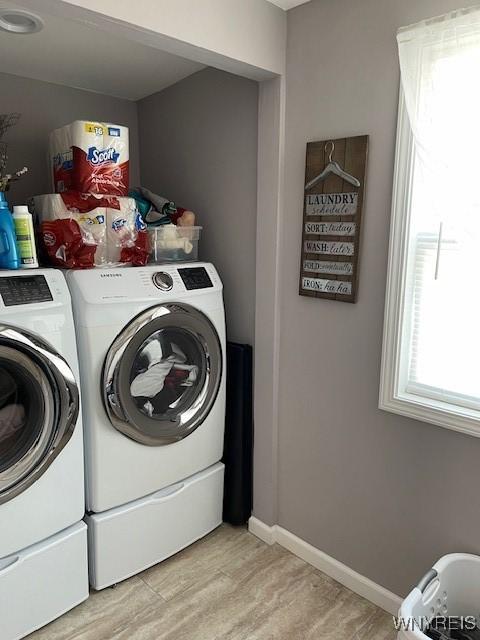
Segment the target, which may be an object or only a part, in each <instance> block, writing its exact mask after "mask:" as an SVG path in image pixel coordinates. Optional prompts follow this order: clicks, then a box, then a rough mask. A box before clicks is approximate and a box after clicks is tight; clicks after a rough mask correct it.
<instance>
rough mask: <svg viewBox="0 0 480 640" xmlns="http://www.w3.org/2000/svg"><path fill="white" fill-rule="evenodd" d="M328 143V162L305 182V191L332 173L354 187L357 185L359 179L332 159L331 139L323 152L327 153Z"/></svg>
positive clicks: (333, 145)
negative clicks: (320, 170) (311, 178)
mask: <svg viewBox="0 0 480 640" xmlns="http://www.w3.org/2000/svg"><path fill="white" fill-rule="evenodd" d="M328 145H331V146H330V151H329V153H328V164H327V165H326V166H325V168H324V169H323V171H322V173H319V174H318V176H317V177H316V178H313V180H310V182H307V184H306V185H305V191H307V190H308V189H311V188H312V187H313V186H314V185H316V184H317V182H320V181H321V180H325V179H326V178H328V176H330V175H331V174H332V173H333V174H334V175H336V176H338V177H339V178H342V180H345V181H346V182H349V183H350V184H353V186H354V187H359V186H360V180H358V179H357V178H355V176H352V175H350V174H349V173H347V172H346V171H344V170H343V169H342V167H341V166H340V165H339V164H338V162H336V161H335V160H332V156H333V152H334V151H335V143H334V142H332V141H330V142H327V144H326V145H325V153H327V147H328Z"/></svg>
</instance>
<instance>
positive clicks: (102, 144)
mask: <svg viewBox="0 0 480 640" xmlns="http://www.w3.org/2000/svg"><path fill="white" fill-rule="evenodd" d="M49 158H50V164H51V171H52V177H53V190H54V191H55V192H56V193H63V192H64V191H69V190H71V189H73V190H75V191H78V192H80V193H99V194H110V195H116V196H126V195H127V194H128V178H129V175H128V164H129V146H128V128H127V127H122V126H120V125H117V124H111V123H105V122H88V121H86V120H76V121H75V122H72V124H69V125H66V126H65V127H61V128H60V129H56V130H55V131H52V133H51V134H50V142H49Z"/></svg>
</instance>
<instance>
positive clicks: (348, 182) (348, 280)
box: [299, 136, 368, 302]
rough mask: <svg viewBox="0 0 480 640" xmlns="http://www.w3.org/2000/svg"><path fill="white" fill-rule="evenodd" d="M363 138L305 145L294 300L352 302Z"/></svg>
mask: <svg viewBox="0 0 480 640" xmlns="http://www.w3.org/2000/svg"><path fill="white" fill-rule="evenodd" d="M367 153H368V136H355V137H352V138H341V139H338V140H323V141H321V142H309V143H308V144H307V156H306V166H305V197H304V203H303V230H302V253H301V265H300V291H299V292H300V295H302V296H310V297H313V298H327V299H330V300H341V301H343V302H356V300H357V288H358V269H359V249H360V229H361V221H362V209H363V199H364V192H365V177H366V166H367Z"/></svg>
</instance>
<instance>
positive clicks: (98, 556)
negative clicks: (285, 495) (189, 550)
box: [85, 462, 225, 589]
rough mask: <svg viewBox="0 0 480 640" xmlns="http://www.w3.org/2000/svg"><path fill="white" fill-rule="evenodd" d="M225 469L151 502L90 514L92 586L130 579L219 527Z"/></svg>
mask: <svg viewBox="0 0 480 640" xmlns="http://www.w3.org/2000/svg"><path fill="white" fill-rule="evenodd" d="M224 469H225V467H224V465H223V464H222V463H221V462H218V463H217V464H214V465H212V466H211V467H209V468H208V469H205V470H204V471H201V472H200V473H197V474H195V475H193V476H191V477H189V478H187V479H186V480H182V481H181V482H177V483H175V484H174V485H170V486H169V487H166V488H165V489H162V490H161V491H158V492H156V493H153V494H151V495H149V496H147V497H146V498H141V499H140V500H135V501H133V502H129V503H128V504H125V505H122V506H121V507H116V508H114V509H109V510H108V511H104V512H103V513H93V514H90V515H88V516H87V517H86V518H85V520H86V522H87V525H88V540H89V561H90V582H91V585H92V587H93V588H94V589H104V588H105V587H108V586H110V585H112V584H115V583H117V582H120V581H122V580H125V579H126V578H129V577H130V576H132V575H135V574H136V573H139V572H140V571H143V570H144V569H147V568H148V567H151V566H152V565H154V564H157V563H158V562H161V561H162V560H165V559H166V558H168V557H169V556H172V555H173V554H175V553H177V552H178V551H181V550H182V549H184V548H185V547H187V546H188V545H190V544H192V543H193V542H195V541H196V540H199V539H200V538H202V537H203V536H205V535H206V534H207V533H209V532H210V531H212V530H213V529H215V528H216V527H218V526H219V525H220V524H221V522H222V504H223V476H224Z"/></svg>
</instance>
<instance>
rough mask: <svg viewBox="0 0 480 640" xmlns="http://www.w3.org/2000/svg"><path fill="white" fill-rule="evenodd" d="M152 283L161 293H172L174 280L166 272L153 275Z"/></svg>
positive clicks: (157, 272) (156, 272)
mask: <svg viewBox="0 0 480 640" xmlns="http://www.w3.org/2000/svg"><path fill="white" fill-rule="evenodd" d="M152 282H153V284H154V285H155V286H156V287H157V289H160V290H161V291H170V289H171V288H172V287H173V278H172V276H171V275H170V274H169V273H167V272H166V271H155V273H154V274H153V275H152Z"/></svg>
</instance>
